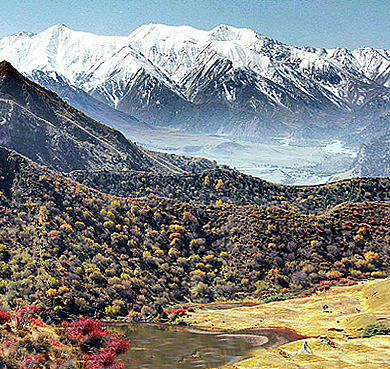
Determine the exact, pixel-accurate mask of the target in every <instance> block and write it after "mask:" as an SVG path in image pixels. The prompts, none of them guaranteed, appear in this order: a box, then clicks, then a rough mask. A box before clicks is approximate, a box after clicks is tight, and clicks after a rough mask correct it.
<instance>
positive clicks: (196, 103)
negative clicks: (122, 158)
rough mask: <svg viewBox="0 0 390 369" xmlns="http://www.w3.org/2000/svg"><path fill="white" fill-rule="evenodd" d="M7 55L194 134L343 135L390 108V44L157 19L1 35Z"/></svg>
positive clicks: (0, 49) (1, 51)
mask: <svg viewBox="0 0 390 369" xmlns="http://www.w3.org/2000/svg"><path fill="white" fill-rule="evenodd" d="M0 59H6V60H8V61H10V62H11V63H13V64H14V65H15V66H16V67H17V68H19V69H20V70H21V72H22V73H24V74H25V75H27V76H30V77H32V78H37V77H36V76H37V72H38V71H39V72H40V78H43V77H42V76H43V75H45V80H46V83H47V85H46V87H49V88H50V83H51V81H52V83H54V82H55V78H57V77H56V75H57V76H59V77H60V78H62V79H63V80H64V81H66V83H68V84H69V86H73V87H77V88H78V89H80V90H82V91H84V92H86V93H88V94H90V95H91V96H93V97H95V98H96V99H98V100H100V101H102V102H104V103H106V104H108V105H110V106H112V107H115V108H117V109H119V110H121V111H123V112H125V113H128V114H130V115H134V116H135V117H137V118H139V119H142V120H146V121H147V122H150V123H152V124H156V125H160V126H161V125H166V126H175V127H178V128H181V129H186V130H187V131H190V132H209V133H224V134H232V135H241V136H263V135H277V134H280V135H283V134H291V133H293V134H296V135H302V136H307V137H311V136H315V135H318V134H321V135H322V136H324V135H325V136H329V135H330V134H332V135H333V136H334V135H337V134H344V133H346V132H351V131H353V130H355V129H361V128H364V127H366V126H367V125H368V124H369V123H371V122H372V121H375V119H376V118H377V117H379V116H382V115H385V114H386V113H387V112H388V111H389V108H390V102H389V101H390V52H389V51H387V50H378V49H373V48H368V47H366V48H360V49H357V50H354V51H350V50H347V49H343V48H337V49H329V50H326V49H316V48H309V47H306V48H299V47H293V46H288V45H284V44H283V43H281V42H278V41H276V40H272V39H270V38H267V37H265V36H263V35H260V34H258V33H256V32H254V31H252V30H249V29H236V28H233V27H229V26H225V25H221V26H218V27H216V28H214V29H213V30H211V31H199V30H196V29H193V28H191V27H184V26H183V27H171V26H165V25H159V24H152V23H150V24H148V25H145V26H141V27H139V28H138V29H137V30H135V31H134V32H133V33H131V34H130V35H129V36H128V37H114V36H112V37H106V36H96V35H93V34H88V33H83V32H75V31H72V30H70V29H68V28H67V27H66V26H64V25H62V24H59V25H56V26H53V27H51V28H49V29H47V30H46V31H43V32H41V33H39V34H36V35H33V34H31V33H20V34H16V35H13V36H9V37H5V38H3V39H1V40H0ZM78 98H79V97H78V96H76V95H74V96H73V97H71V98H70V99H69V100H68V101H69V103H71V104H72V105H76V106H77V103H78V102H77V100H78ZM94 118H97V119H99V116H98V114H97V115H95V116H94Z"/></svg>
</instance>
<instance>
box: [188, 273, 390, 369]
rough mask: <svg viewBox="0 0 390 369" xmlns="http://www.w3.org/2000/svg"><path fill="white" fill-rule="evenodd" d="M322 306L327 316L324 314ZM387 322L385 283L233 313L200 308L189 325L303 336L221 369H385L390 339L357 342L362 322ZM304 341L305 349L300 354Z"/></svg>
mask: <svg viewBox="0 0 390 369" xmlns="http://www.w3.org/2000/svg"><path fill="white" fill-rule="evenodd" d="M324 304H326V305H328V307H329V312H323V308H322V306H323V305H324ZM389 321H390V279H385V280H375V281H366V282H364V283H360V284H358V285H355V286H352V287H333V288H331V289H330V290H328V291H324V292H320V293H316V294H314V295H312V296H310V297H305V298H297V299H292V300H286V301H278V302H272V303H268V304H262V305H258V306H243V307H237V308H234V309H225V310H209V309H199V310H196V311H195V312H194V313H193V314H192V315H191V324H195V325H197V326H199V327H203V328H208V329H226V330H240V329H247V328H262V327H263V328H268V327H278V328H288V329H292V330H294V331H295V332H297V333H299V334H301V335H303V336H306V337H308V338H306V339H302V340H299V341H295V342H291V343H288V344H285V345H283V346H280V347H272V348H259V349H256V350H254V351H253V352H252V354H253V357H252V358H250V359H247V360H244V361H241V362H239V363H236V364H233V365H230V366H226V368H225V369H233V368H234V369H246V368H308V369H309V368H310V369H312V368H313V369H314V368H315V369H320V368H327V369H331V368H370V369H371V368H373V369H375V368H390V336H375V337H371V338H359V337H360V336H361V334H362V332H363V329H364V327H365V326H366V325H367V324H370V323H374V322H384V323H389ZM304 342H306V344H307V345H308V348H307V349H306V350H305V352H304V353H299V350H300V349H301V348H302V346H303V344H304Z"/></svg>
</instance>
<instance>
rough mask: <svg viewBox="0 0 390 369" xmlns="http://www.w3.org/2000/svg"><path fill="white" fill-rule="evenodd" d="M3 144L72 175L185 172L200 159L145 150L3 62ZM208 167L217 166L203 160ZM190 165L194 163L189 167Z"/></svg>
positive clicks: (0, 137)
mask: <svg viewBox="0 0 390 369" xmlns="http://www.w3.org/2000/svg"><path fill="white" fill-rule="evenodd" d="M0 118H1V124H0V145H2V146H5V147H8V148H11V149H14V150H17V151H18V152H20V153H22V154H24V155H26V156H28V157H29V158H31V159H32V160H34V161H36V162H37V163H40V164H44V165H47V166H48V167H49V168H53V169H55V170H59V171H64V172H68V171H71V170H76V169H81V170H83V169H90V170H91V169H98V168H100V169H101V168H105V169H122V170H143V171H179V172H181V171H183V170H191V169H195V170H196V169H197V160H196V159H194V158H189V157H183V158H182V159H181V160H178V159H179V157H178V156H169V155H167V156H166V157H165V159H163V160H162V159H161V155H162V154H160V153H155V152H153V151H148V150H144V149H142V148H141V147H139V146H137V145H135V144H133V143H132V142H130V141H129V140H127V139H126V138H125V137H124V136H123V135H122V134H121V133H120V132H118V131H116V130H114V129H112V128H109V127H108V126H105V125H103V124H101V123H99V122H97V121H95V120H93V119H91V118H89V117H87V116H86V115H84V114H83V113H81V112H80V111H78V110H76V109H74V108H72V107H71V106H69V105H68V104H66V103H65V102H64V101H62V100H61V99H60V98H59V97H58V96H57V95H56V94H55V93H53V92H50V91H48V90H46V89H44V88H43V87H41V86H39V85H37V84H35V83H33V82H31V81H29V80H28V79H27V78H26V77H24V76H22V75H21V74H20V73H19V72H18V71H17V70H16V69H15V68H13V66H12V65H11V64H9V63H8V62H2V63H1V64H0ZM199 161H200V162H201V163H202V164H201V165H202V169H203V167H205V168H210V167H214V166H215V164H214V163H212V162H210V161H207V160H205V159H199ZM189 163H190V165H188V164H189Z"/></svg>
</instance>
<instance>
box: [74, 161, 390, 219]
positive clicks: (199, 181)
mask: <svg viewBox="0 0 390 369" xmlns="http://www.w3.org/2000/svg"><path fill="white" fill-rule="evenodd" d="M71 176H72V178H73V179H74V180H75V181H77V182H80V183H83V184H84V185H86V186H89V187H93V188H95V189H97V190H99V191H102V192H105V193H109V194H111V195H114V196H123V197H126V196H128V197H142V196H147V195H150V194H155V195H156V196H164V197H169V198H172V199H176V200H179V201H182V202H191V203H194V204H203V205H213V204H216V203H219V202H223V203H226V204H230V205H237V206H242V205H263V206H268V207H278V208H282V209H285V210H292V211H297V212H300V213H302V214H323V213H324V212H325V211H327V210H329V209H331V208H332V207H334V206H336V205H338V204H342V203H344V202H350V203H356V202H363V201H389V200H390V179H389V178H353V179H348V180H344V181H340V182H335V183H330V184H324V185H318V186H285V185H278V184H273V183H270V182H267V181H264V180H262V179H259V178H256V177H251V176H248V175H246V174H243V173H240V172H237V171H230V170H223V169H213V170H206V171H204V172H202V173H183V174H157V173H142V172H134V171H133V172H129V171H127V172H126V171H122V172H120V171H97V172H93V171H75V172H72V173H71Z"/></svg>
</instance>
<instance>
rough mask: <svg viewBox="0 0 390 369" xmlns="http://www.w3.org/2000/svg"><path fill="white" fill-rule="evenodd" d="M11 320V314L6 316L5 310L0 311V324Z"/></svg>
mask: <svg viewBox="0 0 390 369" xmlns="http://www.w3.org/2000/svg"><path fill="white" fill-rule="evenodd" d="M11 320H12V316H11V314H8V313H7V312H6V311H5V310H0V324H5V323H9V322H10V321H11Z"/></svg>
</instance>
